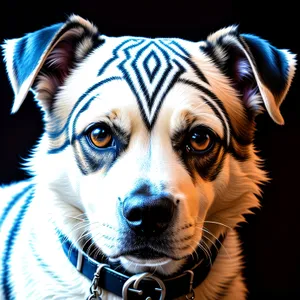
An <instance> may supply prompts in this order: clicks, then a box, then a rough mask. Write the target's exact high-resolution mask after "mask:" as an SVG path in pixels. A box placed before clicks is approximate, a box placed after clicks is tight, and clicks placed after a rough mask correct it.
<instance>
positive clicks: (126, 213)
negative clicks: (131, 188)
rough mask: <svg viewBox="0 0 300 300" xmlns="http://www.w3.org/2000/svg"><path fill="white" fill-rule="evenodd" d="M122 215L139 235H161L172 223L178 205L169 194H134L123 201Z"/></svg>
mask: <svg viewBox="0 0 300 300" xmlns="http://www.w3.org/2000/svg"><path fill="white" fill-rule="evenodd" d="M121 210H122V212H121V213H122V217H123V219H124V220H125V223H126V224H127V225H128V226H129V228H130V229H131V230H132V231H134V233H135V234H136V235H137V236H144V237H154V236H159V235H161V234H162V233H163V232H164V231H165V230H166V229H167V228H168V227H169V225H170V224H171V223H172V220H173V218H174V215H175V211H176V205H175V204H174V199H173V197H171V196H170V195H168V194H164V193H160V194H154V195H142V194H138V193H136V194H133V195H131V196H130V197H127V198H125V200H124V201H123V203H122V209H121Z"/></svg>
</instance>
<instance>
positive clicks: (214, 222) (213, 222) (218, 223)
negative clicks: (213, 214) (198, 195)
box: [203, 221, 233, 230]
mask: <svg viewBox="0 0 300 300" xmlns="http://www.w3.org/2000/svg"><path fill="white" fill-rule="evenodd" d="M203 223H209V224H216V225H221V226H224V227H226V228H228V229H230V230H233V228H231V227H230V226H228V225H226V224H223V223H220V222H216V221H204V222H203Z"/></svg>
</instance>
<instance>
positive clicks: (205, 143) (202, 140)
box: [187, 127, 214, 152]
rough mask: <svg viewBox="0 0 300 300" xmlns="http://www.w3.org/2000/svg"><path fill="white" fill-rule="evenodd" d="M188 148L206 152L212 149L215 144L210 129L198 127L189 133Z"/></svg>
mask: <svg viewBox="0 0 300 300" xmlns="http://www.w3.org/2000/svg"><path fill="white" fill-rule="evenodd" d="M188 144H189V145H187V149H188V150H193V151H195V152H205V151H208V150H210V149H211V147H212V146H213V144H214V141H213V135H212V133H211V132H210V130H209V129H206V128H203V127H196V128H195V129H193V130H192V131H191V133H190V135H189V143H188Z"/></svg>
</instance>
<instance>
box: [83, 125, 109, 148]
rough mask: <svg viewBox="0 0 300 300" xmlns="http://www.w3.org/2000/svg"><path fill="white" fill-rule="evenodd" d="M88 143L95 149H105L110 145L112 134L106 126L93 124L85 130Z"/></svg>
mask: <svg viewBox="0 0 300 300" xmlns="http://www.w3.org/2000/svg"><path fill="white" fill-rule="evenodd" d="M86 134H87V137H88V139H89V141H90V142H91V143H92V144H93V145H94V146H95V147H97V148H107V147H110V146H111V144H112V140H113V137H112V132H111V130H110V128H109V127H108V126H107V125H106V124H102V123H99V124H95V125H93V126H92V127H90V128H88V129H87V132H86Z"/></svg>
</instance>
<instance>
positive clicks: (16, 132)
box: [0, 0, 300, 299]
mask: <svg viewBox="0 0 300 300" xmlns="http://www.w3.org/2000/svg"><path fill="white" fill-rule="evenodd" d="M295 6H296V1H295V2H294V1H280V2H277V1H272V2H271V1H270V2H269V1H256V0H255V1H227V0H224V1H211V0H207V1H200V0H199V1H184V0H182V1H178V2H177V1H163V0H161V1H158V2H153V1H151V2H150V1H147V2H146V1H142V0H141V1H139V2H136V3H134V2H132V1H131V2H130V1H129V2H128V1H126V2H125V1H122V2H121V1H119V2H116V1H106V2H105V1H99V0H98V1H63V0H61V1H60V2H55V1H45V2H42V1H40V2H28V1H15V0H14V1H7V0H5V1H3V0H2V1H1V3H0V40H1V41H3V40H4V39H9V38H16V37H21V36H22V35H23V34H24V33H27V32H31V31H35V30H38V29H40V28H42V27H45V26H48V25H51V24H54V23H57V22H63V21H65V19H66V18H67V16H68V15H70V14H71V13H76V14H79V15H81V16H82V17H84V18H87V19H89V20H90V21H92V22H93V23H94V24H96V25H97V26H98V28H99V30H100V32H102V33H104V34H106V35H115V36H118V35H140V36H149V37H157V36H163V37H165V36H175V37H180V38H184V39H191V40H194V41H197V40H202V39H205V38H206V36H207V35H208V34H209V33H212V32H214V31H216V30H218V29H220V28H221V27H224V26H228V25H231V24H237V25H239V28H240V32H242V33H254V34H256V35H258V36H261V37H263V38H265V39H267V40H268V41H270V42H271V43H272V44H273V45H275V46H276V47H278V48H288V49H291V51H292V52H294V53H300V47H299V40H300V35H299V33H298V32H299V29H300V22H299V18H300V14H299V9H298V8H296V7H295ZM0 87H1V89H0V91H1V96H0V97H1V101H0V145H1V147H0V183H8V182H10V181H13V180H20V179H22V178H24V177H25V176H26V174H25V172H24V171H22V170H21V169H20V164H21V162H22V161H23V159H24V158H26V157H28V154H29V152H30V149H31V148H32V146H33V145H34V144H35V141H36V139H37V138H38V137H39V136H40V134H41V132H42V122H41V114H40V112H39V110H38V108H37V106H36V104H35V103H34V101H33V100H32V95H31V94H30V95H28V97H27V99H26V101H25V102H24V104H23V105H22V107H21V109H20V110H19V111H18V113H17V114H15V115H10V109H11V106H12V99H13V93H12V89H11V88H10V86H9V82H8V79H7V77H6V74H5V68H4V64H0ZM299 95H300V90H299V74H297V75H296V78H295V79H294V82H293V84H292V87H291V90H290V92H289V94H288V96H287V98H286V100H285V102H284V103H283V105H282V114H283V116H284V118H285V122H286V124H285V125H284V126H279V125H276V124H275V123H273V122H272V120H271V119H270V118H269V116H268V115H267V114H264V115H261V116H259V117H258V118H257V128H258V130H257V133H256V139H255V142H256V145H257V148H258V149H260V150H261V151H260V156H262V157H263V158H264V159H265V160H266V161H265V166H266V169H267V170H268V171H269V172H270V176H271V178H272V181H271V182H270V183H269V184H267V185H266V186H265V187H264V189H263V190H264V196H263V199H262V201H261V203H262V207H263V208H262V209H261V210H260V211H255V212H256V214H255V215H253V216H249V217H247V220H248V223H247V224H243V226H242V228H241V229H240V233H241V238H242V241H243V247H244V253H245V265H246V271H245V275H246V278H247V284H248V287H249V290H250V299H296V298H298V299H300V250H299V244H300V243H299V229H300V226H299V220H300V213H299V210H300V204H299V203H300V199H299V198H300V197H299V194H298V188H299V185H300V183H299V167H300V155H299V148H300V147H299V146H300V139H299V137H300V136H299V129H300V125H299V123H300V109H299V108H300V102H299V99H298V98H299Z"/></svg>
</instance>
